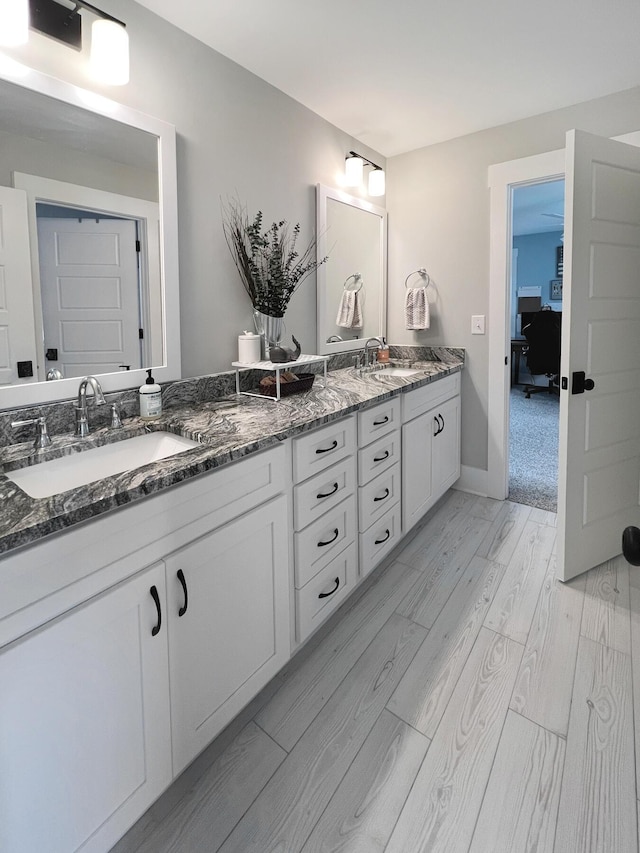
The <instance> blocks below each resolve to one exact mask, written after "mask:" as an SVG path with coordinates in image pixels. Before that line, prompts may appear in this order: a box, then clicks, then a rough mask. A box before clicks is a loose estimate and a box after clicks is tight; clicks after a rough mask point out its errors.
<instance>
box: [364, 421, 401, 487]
mask: <svg viewBox="0 0 640 853" xmlns="http://www.w3.org/2000/svg"><path fill="white" fill-rule="evenodd" d="M399 461H400V431H399V430H394V431H393V432H391V433H389V435H384V436H382V438H379V439H378V440H377V441H375V442H374V443H373V444H370V445H369V446H368V447H364V448H363V449H362V450H359V451H358V485H360V486H365V485H366V484H367V483H368V482H369V481H370V480H373V478H374V477H377V476H378V475H379V474H382V472H383V471H386V470H388V469H389V468H391V466H392V465H395V464H396V462H399Z"/></svg>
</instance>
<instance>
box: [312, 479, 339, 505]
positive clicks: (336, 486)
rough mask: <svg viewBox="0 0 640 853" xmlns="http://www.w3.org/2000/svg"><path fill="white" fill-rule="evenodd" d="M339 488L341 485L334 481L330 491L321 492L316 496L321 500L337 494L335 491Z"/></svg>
mask: <svg viewBox="0 0 640 853" xmlns="http://www.w3.org/2000/svg"><path fill="white" fill-rule="evenodd" d="M339 488H340V486H339V485H338V484H337V483H334V484H333V486H332V487H331V491H330V492H324V493H323V492H320V493H319V494H317V495H316V498H317V499H318V500H319V501H321V500H322V499H323V498H330V497H331V495H335V493H336V492H337V491H338V489H339Z"/></svg>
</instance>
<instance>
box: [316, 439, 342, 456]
mask: <svg viewBox="0 0 640 853" xmlns="http://www.w3.org/2000/svg"><path fill="white" fill-rule="evenodd" d="M337 446H338V439H337V438H336V439H334V441H333V444H332V445H331V447H319V448H318V449H317V450H316V453H330V452H331V451H332V450H335V449H336V447H337Z"/></svg>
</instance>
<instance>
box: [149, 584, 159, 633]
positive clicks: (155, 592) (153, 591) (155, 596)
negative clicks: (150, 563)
mask: <svg viewBox="0 0 640 853" xmlns="http://www.w3.org/2000/svg"><path fill="white" fill-rule="evenodd" d="M149 592H150V593H151V598H153V601H154V603H155V605H156V611H157V613H158V621H157V622H156V624H155V625H154V626H153V628H152V629H151V636H152V637H155V636H156V634H159V633H160V628H161V627H162V609H161V608H160V596H159V595H158V589H157V587H156V586H155V584H154V585H153V586H152V587H151V589H150V590H149Z"/></svg>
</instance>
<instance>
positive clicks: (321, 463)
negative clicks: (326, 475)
mask: <svg viewBox="0 0 640 853" xmlns="http://www.w3.org/2000/svg"><path fill="white" fill-rule="evenodd" d="M355 444H356V425H355V418H354V417H347V418H342V419H341V420H339V421H336V422H335V423H332V424H328V425H327V426H324V427H321V428H320V429H316V430H314V431H313V432H309V433H306V434H305V435H300V436H298V437H297V438H294V439H293V481H294V483H301V482H302V480H306V479H307V477H311V476H313V474H316V473H317V472H318V471H324V469H325V468H328V467H329V465H333V464H334V463H335V462H337V461H338V460H339V459H344V458H345V456H350V455H351V454H352V453H353V452H354V450H355Z"/></svg>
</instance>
